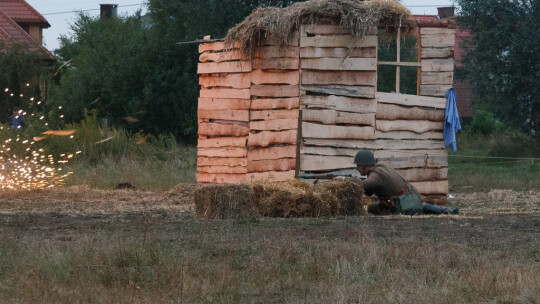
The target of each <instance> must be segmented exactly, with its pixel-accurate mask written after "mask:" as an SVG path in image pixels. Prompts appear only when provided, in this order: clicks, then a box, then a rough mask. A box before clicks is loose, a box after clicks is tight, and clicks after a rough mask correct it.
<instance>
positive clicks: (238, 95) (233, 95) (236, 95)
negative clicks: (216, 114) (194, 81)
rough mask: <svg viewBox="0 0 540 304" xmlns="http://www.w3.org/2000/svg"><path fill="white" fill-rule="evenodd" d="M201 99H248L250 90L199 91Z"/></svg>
mask: <svg viewBox="0 0 540 304" xmlns="http://www.w3.org/2000/svg"><path fill="white" fill-rule="evenodd" d="M200 97H201V98H229V99H250V98H251V93H250V89H222V88H214V89H201V91H200Z"/></svg>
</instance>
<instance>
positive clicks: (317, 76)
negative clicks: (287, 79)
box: [302, 71, 377, 86]
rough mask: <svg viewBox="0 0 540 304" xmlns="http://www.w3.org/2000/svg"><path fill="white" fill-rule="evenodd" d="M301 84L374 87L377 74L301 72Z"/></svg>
mask: <svg viewBox="0 0 540 304" xmlns="http://www.w3.org/2000/svg"><path fill="white" fill-rule="evenodd" d="M302 84H303V85H308V84H317V85H326V84H341V85H360V86H376V85H377V72H356V71H302Z"/></svg>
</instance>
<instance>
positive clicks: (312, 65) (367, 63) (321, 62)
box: [300, 58, 377, 71]
mask: <svg viewBox="0 0 540 304" xmlns="http://www.w3.org/2000/svg"><path fill="white" fill-rule="evenodd" d="M300 66H301V68H302V69H303V70H324V71H376V70H377V59H376V58H306V59H302V61H301V63H300Z"/></svg>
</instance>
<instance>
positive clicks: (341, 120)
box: [302, 109, 375, 127]
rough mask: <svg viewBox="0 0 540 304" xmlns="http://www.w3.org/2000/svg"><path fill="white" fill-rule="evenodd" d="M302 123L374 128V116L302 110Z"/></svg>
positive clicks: (334, 111)
mask: <svg viewBox="0 0 540 304" xmlns="http://www.w3.org/2000/svg"><path fill="white" fill-rule="evenodd" d="M302 121H311V122H320V123H323V124H326V125H334V124H349V125H367V126H372V127H374V126H375V114H372V113H369V114H361V113H351V112H341V111H336V110H322V109H320V110H312V109H305V110H302Z"/></svg>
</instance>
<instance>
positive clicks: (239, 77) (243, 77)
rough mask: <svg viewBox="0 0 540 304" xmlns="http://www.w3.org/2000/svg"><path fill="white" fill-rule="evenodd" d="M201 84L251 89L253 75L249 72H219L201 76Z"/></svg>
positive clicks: (209, 86) (203, 85) (204, 85)
mask: <svg viewBox="0 0 540 304" xmlns="http://www.w3.org/2000/svg"><path fill="white" fill-rule="evenodd" d="M199 84H200V85H201V86H202V87H205V88H212V87H228V88H234V89H249V88H250V87H251V76H250V74H249V73H238V74H219V75H208V74H203V75H200V76H199Z"/></svg>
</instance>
